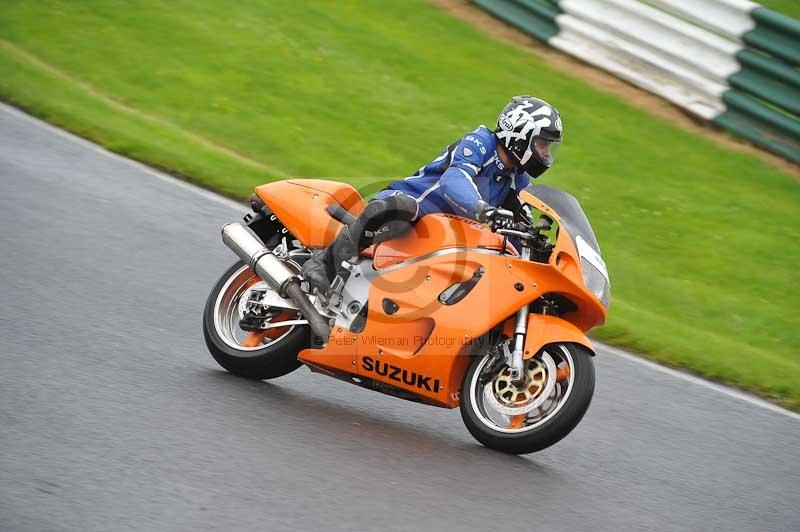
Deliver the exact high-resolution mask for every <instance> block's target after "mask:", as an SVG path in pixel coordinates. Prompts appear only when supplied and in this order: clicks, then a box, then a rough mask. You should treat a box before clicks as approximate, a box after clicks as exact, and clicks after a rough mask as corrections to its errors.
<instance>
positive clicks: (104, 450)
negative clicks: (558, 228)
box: [0, 106, 800, 532]
mask: <svg viewBox="0 0 800 532" xmlns="http://www.w3.org/2000/svg"><path fill="white" fill-rule="evenodd" d="M237 211H238V212H237ZM243 212H244V210H243V209H236V208H232V206H231V203H230V202H228V201H226V200H220V199H219V198H216V197H214V196H212V195H210V194H207V193H198V191H197V190H195V189H193V188H192V187H189V186H186V185H183V184H180V183H176V182H174V181H173V180H171V179H169V178H159V177H158V176H157V175H155V173H154V172H152V171H150V170H146V169H144V168H143V167H141V166H140V165H137V164H134V163H130V162H127V161H125V160H122V159H121V158H118V157H113V156H109V155H108V154H106V153H104V152H102V151H101V150H99V149H97V148H96V147H93V146H92V145H90V144H88V143H86V142H83V141H77V140H76V139H74V138H70V137H69V136H67V135H64V134H60V133H58V132H56V131H55V130H53V129H52V128H50V127H49V126H44V125H42V124H41V123H38V122H36V121H34V120H31V119H30V118H28V117H26V116H23V115H22V114H21V113H19V112H16V111H11V110H9V109H8V108H5V107H2V106H0V224H2V231H0V301H2V305H0V357H1V358H0V530H4V531H5V530H9V531H15V532H24V531H31V532H43V531H50V530H54V531H55V530H58V531H61V530H70V531H73V530H74V531H79V532H88V531H108V530H115V531H122V530H148V531H149V530H152V531H172V530H187V531H188V530H192V531H195V530H236V531H244V530H270V531H278V530H293V531H297V530H315V531H318V530H343V531H345V530H415V531H416V530H443V531H445V530H447V531H449V530H481V531H485V530H569V531H573V530H593V531H601V530H608V531H614V532H618V531H620V530H725V531H728V530H753V531H765V530H800V495H799V494H800V421H799V420H798V417H797V416H792V415H788V414H787V413H785V412H781V411H778V410H777V409H769V408H764V407H763V406H760V405H759V404H758V402H757V401H746V400H742V399H737V398H736V397H733V396H731V395H729V394H725V393H720V391H719V390H715V389H713V388H709V387H707V386H703V385H700V384H698V383H697V382H693V381H692V380H691V379H685V378H681V377H678V376H675V375H674V374H670V373H669V372H663V371H657V370H654V369H653V367H650V366H648V365H646V364H640V363H637V362H635V361H633V360H631V359H629V358H626V357H622V356H618V355H615V354H612V353H609V352H606V351H605V350H603V349H601V352H600V353H599V356H598V357H597V358H596V363H597V373H598V382H597V389H596V392H595V400H594V402H593V404H592V407H591V408H590V410H589V413H588V414H587V416H586V418H585V419H584V421H583V422H582V423H581V424H580V425H579V427H578V428H577V429H576V430H575V431H574V432H573V433H572V435H570V436H569V437H568V438H567V439H566V440H564V441H562V442H561V443H560V444H558V445H556V446H555V447H552V448H551V449H549V450H546V451H544V452H541V453H539V454H536V455H531V456H528V457H523V458H520V457H511V456H505V455H501V454H498V453H495V452H492V451H489V450H487V449H484V448H482V447H480V446H479V445H478V444H477V443H476V442H474V441H473V440H472V439H471V437H470V436H469V434H468V433H467V432H466V430H465V429H464V428H463V426H462V424H461V420H460V417H459V415H458V413H457V411H445V410H439V409H435V408H431V407H425V406H421V405H416V404H413V403H408V402H405V401H401V400H398V399H394V398H391V397H386V396H383V395H380V394H377V393H373V392H369V391H366V390H361V389H359V388H356V387H354V386H349V385H347V384H345V383H340V382H338V381H335V380H332V379H328V378H326V377H323V376H319V375H312V374H310V373H309V372H308V371H307V370H306V369H301V370H299V371H297V372H295V373H293V374H292V375H289V376H288V377H285V378H282V379H279V380H277V381H273V382H270V383H253V382H248V381H245V380H241V379H238V378H235V377H233V376H230V375H228V374H227V373H225V372H224V371H222V370H221V369H220V368H219V367H217V366H216V364H215V363H214V361H213V360H212V359H211V358H210V356H209V355H208V353H207V351H206V348H205V345H204V343H203V339H202V334H201V328H200V318H201V310H202V307H203V303H204V300H205V297H206V295H207V292H208V290H209V289H210V288H211V286H212V285H213V283H214V282H215V281H216V278H217V277H218V276H219V275H220V274H221V273H222V272H223V271H224V270H225V268H226V267H227V266H228V265H229V264H230V263H232V262H233V261H232V259H231V254H230V253H229V252H227V250H226V249H225V248H224V246H223V245H222V244H221V242H220V240H219V227H220V226H221V224H222V223H224V222H226V221H232V220H236V219H237V218H238V217H239V216H240V215H241V214H242V213H243Z"/></svg>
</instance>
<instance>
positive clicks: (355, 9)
mask: <svg viewBox="0 0 800 532" xmlns="http://www.w3.org/2000/svg"><path fill="white" fill-rule="evenodd" d="M523 92H530V93H533V94H536V95H539V96H541V97H543V98H545V99H547V100H549V101H551V102H552V103H554V104H555V105H557V106H558V107H559V109H560V110H561V112H562V115H563V117H564V126H565V144H564V146H563V147H562V148H563V149H562V150H561V151H560V153H559V157H560V160H559V161H558V164H557V165H556V166H555V167H554V168H553V169H552V170H551V171H550V172H548V173H547V174H545V176H544V177H543V178H542V180H541V181H542V182H544V183H549V184H553V185H556V186H560V187H563V188H564V189H566V190H568V191H570V192H571V193H573V194H574V195H576V196H577V197H578V198H579V199H580V200H581V202H582V203H583V204H584V207H585V208H586V210H587V212H588V214H589V216H590V218H591V219H592V222H593V225H594V226H595V229H596V232H597V234H598V238H599V240H600V243H601V245H602V247H603V250H604V253H605V256H606V259H607V263H608V266H609V269H610V272H611V276H612V285H613V289H612V302H611V309H610V320H609V323H608V324H607V325H606V326H605V327H603V328H602V329H599V330H598V331H597V332H596V333H597V335H598V336H599V337H601V338H603V339H605V340H607V341H609V342H612V343H615V344H618V345H622V346H627V347H631V348H633V349H636V350H638V351H641V352H643V353H646V355H647V356H649V357H651V358H654V359H656V360H659V361H662V362H665V363H667V364H671V365H677V366H682V367H686V368H690V369H692V370H694V371H697V372H700V373H702V374H704V375H706V376H708V377H711V378H714V379H719V380H722V381H725V382H728V383H731V384H735V385H739V386H742V387H744V388H747V389H750V390H753V391H756V392H758V393H760V394H762V395H765V396H768V397H771V398H773V399H776V400H778V401H780V402H782V403H783V404H785V405H787V406H789V407H791V408H794V409H796V410H800V334H799V333H798V330H800V319H798V315H800V312H799V311H800V303H798V302H800V289H799V288H798V286H800V283H799V282H798V280H799V279H798V274H797V269H796V264H797V263H798V262H799V261H800V246H799V245H798V242H800V238H799V237H800V224H799V223H798V222H800V207H799V206H800V186H799V185H798V182H797V180H796V178H794V177H792V176H790V175H787V174H784V173H781V172H779V171H777V170H775V169H774V168H772V167H771V166H769V165H768V164H767V163H765V162H763V161H761V160H760V159H757V158H754V157H752V156H749V155H746V154H742V153H738V152H736V151H731V150H726V149H724V148H721V147H719V146H716V145H715V144H714V143H712V142H711V141H709V140H707V139H704V138H700V137H698V136H696V135H693V134H690V133H688V132H686V131H684V130H681V129H679V128H678V127H676V126H674V125H671V124H669V123H667V122H666V121H663V120H661V119H658V118H655V117H653V116H651V115H649V114H647V113H646V112H644V111H642V110H639V109H637V108H635V107H632V106H630V105H628V104H627V103H626V102H624V101H621V100H620V99H619V98H617V97H615V96H612V95H609V94H606V93H603V92H599V91H598V90H595V89H593V88H591V87H589V86H588V85H587V84H585V83H583V82H582V81H581V80H579V79H576V78H573V77H570V75H569V74H568V73H565V72H560V71H557V70H554V69H553V68H552V67H549V66H547V65H546V64H545V62H544V61H543V60H542V58H540V57H538V56H536V55H534V54H532V53H526V52H524V51H522V50H519V49H516V48H514V47H512V46H510V45H507V44H503V43H500V42H497V41H494V40H491V39H490V38H488V37H486V36H484V35H483V34H481V33H480V32H478V31H477V30H475V29H473V28H471V27H470V26H468V25H467V24H466V23H464V22H462V21H459V20H455V19H452V18H450V17H448V16H447V15H445V14H444V13H442V12H441V11H440V10H439V9H437V8H436V7H433V6H431V5H429V4H426V3H424V2H421V1H418V0H413V1H406V2H382V1H377V0H375V1H366V0H364V1H341V2H324V1H310V2H288V1H284V0H275V1H272V2H269V3H266V2H255V1H252V2H240V3H236V4H235V5H234V4H231V3H228V2H224V1H221V0H194V1H192V2H189V1H182V0H176V1H174V2H168V3H164V2H156V1H152V0H141V1H137V2H123V1H118V2H108V1H103V2H99V1H98V2H92V1H85V2H80V3H77V2H76V3H71V2H63V1H50V0H41V1H39V2H23V1H15V0H10V1H6V2H4V5H3V9H2V10H0V97H2V98H3V99H5V100H7V101H11V102H13V103H15V104H17V105H20V106H22V107H24V108H26V109H28V110H29V111H30V112H31V113H33V114H35V115H37V116H40V117H43V118H45V119H46V120H48V121H50V122H53V123H55V124H57V125H60V126H62V127H64V128H66V129H68V130H71V131H74V132H77V133H78V134H80V135H83V136H86V137H88V138H91V139H93V140H95V141H97V142H99V143H101V144H103V145H105V146H107V147H109V148H110V149H112V150H114V151H117V152H119V153H122V154H124V155H127V156H130V157H133V158H135V159H139V160H142V161H145V162H148V163H150V164H152V165H154V166H157V167H161V168H164V169H168V170H170V171H173V172H177V173H180V174H183V175H184V176H187V178H189V179H191V180H193V181H195V182H197V183H200V184H202V185H204V186H207V187H210V188H214V189H216V190H220V191H222V192H224V193H226V194H228V195H232V196H239V197H244V196H246V195H248V194H249V192H250V190H251V188H252V187H253V186H254V185H256V184H259V183H261V182H264V181H268V180H272V179H280V178H285V177H290V176H294V177H321V176H329V177H331V178H336V177H338V178H342V179H345V180H349V181H352V182H355V183H356V184H359V185H362V184H364V183H367V182H369V181H371V180H385V179H387V178H389V177H392V176H396V177H402V176H406V175H409V173H410V172H413V171H414V170H415V169H416V168H418V167H419V166H420V165H421V164H423V163H424V162H427V161H429V160H430V159H431V158H432V157H433V156H435V154H436V153H437V152H438V151H439V150H440V149H441V147H442V146H444V145H445V144H447V143H449V142H451V141H453V140H454V139H456V138H457V137H459V136H460V135H461V134H463V133H464V132H466V131H468V130H470V129H472V128H474V127H475V126H477V125H478V124H481V123H484V124H491V123H493V121H494V119H495V117H496V114H497V112H498V111H499V109H500V108H501V107H502V106H503V105H504V104H505V102H506V101H507V100H508V98H509V97H510V96H512V95H514V94H518V93H523ZM365 176H366V177H365ZM369 176H372V177H369ZM212 236H213V235H212ZM212 236H210V237H209V238H210V240H209V245H214V241H213V239H212ZM676 400H680V399H679V398H676Z"/></svg>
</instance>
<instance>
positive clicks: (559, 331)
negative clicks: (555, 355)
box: [523, 314, 594, 359]
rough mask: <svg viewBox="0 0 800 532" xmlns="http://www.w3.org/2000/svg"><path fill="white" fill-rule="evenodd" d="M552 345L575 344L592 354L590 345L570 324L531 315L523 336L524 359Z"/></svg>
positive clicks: (544, 316) (543, 316)
mask: <svg viewBox="0 0 800 532" xmlns="http://www.w3.org/2000/svg"><path fill="white" fill-rule="evenodd" d="M553 343H576V344H580V345H582V346H585V347H587V348H588V349H589V350H591V351H592V352H593V353H594V347H592V343H591V342H590V341H589V339H588V338H586V335H585V334H583V331H581V330H580V329H578V328H577V327H576V326H575V325H573V324H572V323H570V322H568V321H565V320H563V319H561V318H556V317H555V316H547V315H544V314H531V315H530V316H529V317H528V333H527V335H526V336H525V352H524V357H523V358H525V359H528V358H531V357H532V356H534V355H536V353H538V352H539V351H540V350H541V349H542V347H544V346H546V345H547V344H553Z"/></svg>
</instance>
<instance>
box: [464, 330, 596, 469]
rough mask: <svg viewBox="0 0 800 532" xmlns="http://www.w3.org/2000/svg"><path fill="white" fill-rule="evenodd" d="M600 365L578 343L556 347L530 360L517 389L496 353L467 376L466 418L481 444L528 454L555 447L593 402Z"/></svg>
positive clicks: (480, 359) (479, 361)
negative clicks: (595, 376)
mask: <svg viewBox="0 0 800 532" xmlns="http://www.w3.org/2000/svg"><path fill="white" fill-rule="evenodd" d="M593 392H594V364H593V362H592V359H591V356H590V352H589V351H588V350H587V349H586V348H585V347H583V346H581V345H578V344H552V345H549V346H547V347H545V348H544V349H542V351H541V352H540V353H538V354H537V355H536V356H535V357H532V358H530V359H528V360H527V361H526V362H525V383H524V384H522V385H520V386H516V385H514V383H513V382H512V380H511V377H510V373H509V368H508V366H506V365H505V363H504V362H503V361H502V358H498V356H497V354H496V353H494V352H493V353H489V354H486V355H484V356H482V357H476V359H475V360H474V361H473V363H472V365H471V366H470V368H469V370H468V371H467V374H466V376H465V377H464V384H463V387H462V391H461V417H462V419H463V420H464V424H465V425H466V426H467V429H468V430H469V431H470V433H471V434H472V435H473V436H474V437H475V439H477V440H478V441H479V442H481V443H482V444H484V445H485V446H487V447H490V448H492V449H496V450H498V451H502V452H506V453H512V454H526V453H532V452H535V451H540V450H542V449H544V448H546V447H549V446H551V445H553V444H554V443H556V442H558V441H559V440H561V439H562V438H563V437H564V436H566V435H567V434H569V433H570V432H571V431H572V429H574V428H575V426H576V425H577V424H578V422H579V421H580V420H581V418H582V417H583V415H584V414H585V413H586V410H587V409H588V408H589V403H590V402H591V400H592V393H593Z"/></svg>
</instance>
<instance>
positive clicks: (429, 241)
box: [373, 214, 516, 270]
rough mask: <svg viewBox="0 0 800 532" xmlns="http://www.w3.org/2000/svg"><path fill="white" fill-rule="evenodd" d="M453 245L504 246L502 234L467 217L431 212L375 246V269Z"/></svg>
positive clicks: (497, 247)
mask: <svg viewBox="0 0 800 532" xmlns="http://www.w3.org/2000/svg"><path fill="white" fill-rule="evenodd" d="M454 246H460V247H464V248H485V249H494V250H500V249H502V248H503V237H502V236H500V235H498V234H496V233H492V232H491V231H489V230H488V229H487V228H486V227H485V226H484V225H482V224H480V223H478V222H475V221H472V220H469V219H467V218H461V217H460V216H453V215H450V214H429V215H428V216H424V217H423V218H422V219H421V220H420V221H419V222H417V223H416V224H415V225H414V228H413V230H412V231H409V232H408V233H406V234H405V235H404V236H402V237H400V238H395V239H393V240H389V241H387V242H384V243H382V244H380V245H378V246H377V247H376V248H375V251H374V255H373V256H374V261H375V269H377V270H383V269H385V268H388V267H390V266H393V265H395V264H398V263H400V262H403V261H407V260H409V259H413V258H415V257H421V256H423V255H427V254H428V253H433V252H434V251H438V250H440V249H443V248H445V247H454ZM509 248H510V249H509V252H510V253H512V254H513V253H516V252H515V251H513V248H512V247H511V246H509Z"/></svg>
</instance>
